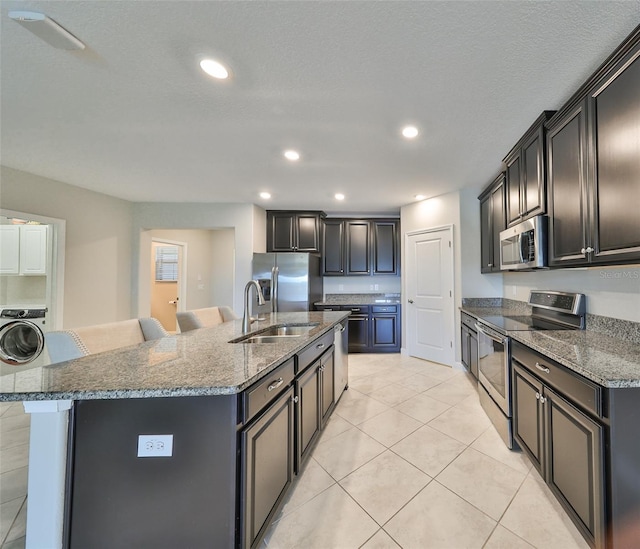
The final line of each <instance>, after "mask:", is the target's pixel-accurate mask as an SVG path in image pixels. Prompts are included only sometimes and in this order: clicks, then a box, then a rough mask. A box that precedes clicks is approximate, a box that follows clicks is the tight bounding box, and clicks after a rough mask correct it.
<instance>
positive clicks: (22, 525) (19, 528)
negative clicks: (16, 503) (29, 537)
mask: <svg viewBox="0 0 640 549" xmlns="http://www.w3.org/2000/svg"><path fill="white" fill-rule="evenodd" d="M26 534H27V501H26V499H25V500H24V503H23V504H22V507H21V508H20V512H19V513H18V516H17V517H16V519H15V521H14V522H13V525H12V526H11V530H9V533H8V534H7V537H6V538H5V541H13V540H16V539H20V538H24V537H26ZM3 547H4V546H3Z"/></svg>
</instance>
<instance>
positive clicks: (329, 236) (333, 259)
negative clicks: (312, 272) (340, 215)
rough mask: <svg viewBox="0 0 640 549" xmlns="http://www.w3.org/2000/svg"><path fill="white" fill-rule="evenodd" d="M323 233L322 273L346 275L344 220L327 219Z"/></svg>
mask: <svg viewBox="0 0 640 549" xmlns="http://www.w3.org/2000/svg"><path fill="white" fill-rule="evenodd" d="M323 225H324V229H323V233H322V274H323V275H329V276H344V222H343V221H342V220H340V219H325V221H324V224H323Z"/></svg>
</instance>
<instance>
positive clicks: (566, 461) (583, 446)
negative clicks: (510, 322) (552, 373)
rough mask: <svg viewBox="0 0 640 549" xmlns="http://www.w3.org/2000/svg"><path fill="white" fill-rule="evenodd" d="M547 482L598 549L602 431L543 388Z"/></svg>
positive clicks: (601, 510) (601, 522) (600, 537)
mask: <svg viewBox="0 0 640 549" xmlns="http://www.w3.org/2000/svg"><path fill="white" fill-rule="evenodd" d="M544 398H545V402H544V404H543V407H544V409H545V427H546V432H547V440H548V451H547V455H546V463H547V467H546V469H547V474H546V478H547V482H548V484H549V487H550V488H551V490H552V491H553V492H554V493H555V495H556V496H557V497H558V499H559V500H560V502H561V503H562V504H563V505H564V507H565V508H567V509H568V511H569V514H570V515H572V518H573V519H574V522H576V523H577V526H578V527H579V528H580V529H581V530H583V532H585V533H586V534H587V536H588V537H589V538H591V540H592V541H593V540H596V546H597V547H602V546H603V545H601V544H602V542H603V541H604V539H603V526H604V504H603V498H604V493H603V485H604V483H603V474H604V468H603V440H604V439H603V431H604V429H603V427H602V426H600V425H598V424H597V423H595V422H594V421H593V420H591V419H590V418H589V417H587V416H586V415H585V414H584V413H582V412H581V411H580V410H578V409H577V408H575V407H574V406H573V405H571V404H570V403H568V402H567V401H566V400H564V399H563V398H562V397H560V395H558V394H557V393H555V392H554V391H552V390H550V389H549V388H547V387H545V390H544Z"/></svg>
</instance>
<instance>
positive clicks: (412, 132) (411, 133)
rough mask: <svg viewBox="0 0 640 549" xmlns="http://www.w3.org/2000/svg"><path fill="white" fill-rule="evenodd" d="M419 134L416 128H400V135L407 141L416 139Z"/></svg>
mask: <svg viewBox="0 0 640 549" xmlns="http://www.w3.org/2000/svg"><path fill="white" fill-rule="evenodd" d="M419 133H420V132H419V131H418V128H416V127H415V126H405V127H404V128H402V135H403V136H404V137H406V138H407V139H413V138H415V137H418V134H419Z"/></svg>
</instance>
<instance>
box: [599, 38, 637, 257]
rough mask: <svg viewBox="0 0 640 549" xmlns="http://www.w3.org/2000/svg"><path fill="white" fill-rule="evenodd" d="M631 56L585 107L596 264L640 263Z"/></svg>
mask: <svg viewBox="0 0 640 549" xmlns="http://www.w3.org/2000/svg"><path fill="white" fill-rule="evenodd" d="M633 56H635V58H634V57H633ZM633 56H632V57H631V59H625V61H624V63H622V64H621V65H622V66H619V67H616V68H615V69H616V70H620V69H621V68H623V67H625V68H624V70H622V71H621V72H620V73H619V74H618V75H617V76H616V77H615V78H614V79H609V81H608V82H606V83H605V84H604V85H602V86H600V87H599V88H598V89H597V91H596V92H595V93H593V94H592V99H591V101H590V107H591V108H590V115H591V116H592V119H595V120H594V121H593V122H594V124H595V133H596V143H595V155H594V156H595V167H594V171H595V174H596V181H595V182H594V185H593V188H592V193H593V195H594V196H593V201H594V205H595V208H594V212H593V213H594V216H595V218H594V224H593V227H594V229H593V231H592V232H593V233H594V235H593V236H594V238H593V242H592V244H591V246H592V247H593V248H594V249H595V252H594V255H593V256H592V258H591V259H592V261H593V262H596V263H606V262H616V261H626V262H628V261H633V260H636V261H637V260H640V215H639V213H638V205H639V204H640V46H637V47H636V48H635V51H634V53H633ZM607 78H609V76H607Z"/></svg>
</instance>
